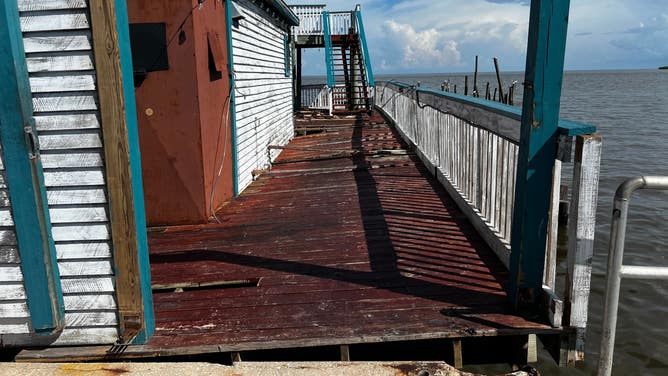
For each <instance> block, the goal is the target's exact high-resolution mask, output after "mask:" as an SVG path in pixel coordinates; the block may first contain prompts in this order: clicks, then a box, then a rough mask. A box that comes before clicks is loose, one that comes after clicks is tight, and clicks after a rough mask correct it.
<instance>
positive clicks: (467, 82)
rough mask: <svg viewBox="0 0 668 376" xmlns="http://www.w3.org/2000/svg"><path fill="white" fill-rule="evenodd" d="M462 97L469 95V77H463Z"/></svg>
mask: <svg viewBox="0 0 668 376" xmlns="http://www.w3.org/2000/svg"><path fill="white" fill-rule="evenodd" d="M464 95H469V76H464Z"/></svg>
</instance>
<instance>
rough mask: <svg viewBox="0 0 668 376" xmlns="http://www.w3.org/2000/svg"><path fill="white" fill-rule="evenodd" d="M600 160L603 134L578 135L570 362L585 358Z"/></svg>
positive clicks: (571, 228) (571, 225)
mask: <svg viewBox="0 0 668 376" xmlns="http://www.w3.org/2000/svg"><path fill="white" fill-rule="evenodd" d="M600 161H601V138H600V137H599V136H597V135H585V136H578V137H576V146H575V161H574V162H575V163H574V166H573V196H572V198H571V208H570V213H569V215H568V217H569V219H568V277H567V278H566V297H565V298H566V313H567V314H568V317H566V320H568V321H567V324H568V326H569V327H571V328H573V330H575V333H573V334H572V335H571V337H570V338H569V346H568V363H569V364H573V363H575V362H577V361H581V360H584V350H585V349H584V347H585V334H586V329H587V308H588V307H589V287H590V283H591V267H592V266H591V262H592V258H593V256H594V233H595V231H596V207H597V203H598V179H599V172H600Z"/></svg>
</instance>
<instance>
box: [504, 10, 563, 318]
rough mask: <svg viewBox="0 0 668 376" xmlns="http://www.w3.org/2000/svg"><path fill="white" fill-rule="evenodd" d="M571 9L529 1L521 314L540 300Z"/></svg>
mask: <svg viewBox="0 0 668 376" xmlns="http://www.w3.org/2000/svg"><path fill="white" fill-rule="evenodd" d="M569 3H570V1H569V0H532V1H531V15H530V21H529V41H528V46H527V47H528V48H527V62H526V71H525V72H526V73H525V82H524V103H523V107H522V126H521V136H520V150H519V160H518V169H517V184H516V188H515V197H516V199H515V208H514V213H513V229H512V237H511V245H512V252H511V257H510V280H509V295H510V298H511V302H512V303H513V304H514V305H515V306H516V307H518V308H520V309H521V308H524V307H527V308H530V309H532V310H533V309H535V308H537V303H538V301H539V298H540V296H541V295H542V285H543V270H544V266H545V243H546V237H547V225H548V222H549V211H550V195H551V190H550V187H551V185H552V171H553V168H554V159H555V155H556V146H557V125H558V121H559V103H560V97H561V84H562V78H563V68H564V52H565V47H566V31H567V28H568V12H569Z"/></svg>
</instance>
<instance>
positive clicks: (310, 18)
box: [290, 5, 355, 35]
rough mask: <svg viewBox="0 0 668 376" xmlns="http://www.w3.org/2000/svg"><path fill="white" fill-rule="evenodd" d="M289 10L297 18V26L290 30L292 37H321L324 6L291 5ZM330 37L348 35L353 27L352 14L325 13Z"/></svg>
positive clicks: (353, 14)
mask: <svg viewBox="0 0 668 376" xmlns="http://www.w3.org/2000/svg"><path fill="white" fill-rule="evenodd" d="M290 9H292V11H293V12H294V13H295V14H296V15H297V17H299V26H295V27H293V28H292V34H293V35H323V34H324V26H325V25H324V22H323V13H325V11H326V9H327V6H326V5H293V6H290ZM327 15H328V16H327V17H328V21H329V29H330V34H331V35H348V33H349V31H350V28H351V27H353V26H354V21H353V19H354V17H355V13H354V12H327Z"/></svg>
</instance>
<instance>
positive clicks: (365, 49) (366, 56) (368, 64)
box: [355, 7, 375, 87]
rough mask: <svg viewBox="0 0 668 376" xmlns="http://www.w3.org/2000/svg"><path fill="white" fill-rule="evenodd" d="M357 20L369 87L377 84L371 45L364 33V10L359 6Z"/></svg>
mask: <svg viewBox="0 0 668 376" xmlns="http://www.w3.org/2000/svg"><path fill="white" fill-rule="evenodd" d="M355 20H356V21H357V35H358V38H359V41H360V45H361V46H362V61H363V62H364V70H365V71H366V72H365V73H366V79H367V81H366V82H367V83H368V85H369V87H374V86H375V81H374V78H373V70H372V69H371V58H370V57H369V47H368V46H367V43H366V34H365V33H364V23H363V22H362V11H361V10H360V9H359V7H358V8H357V9H356V10H355Z"/></svg>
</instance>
